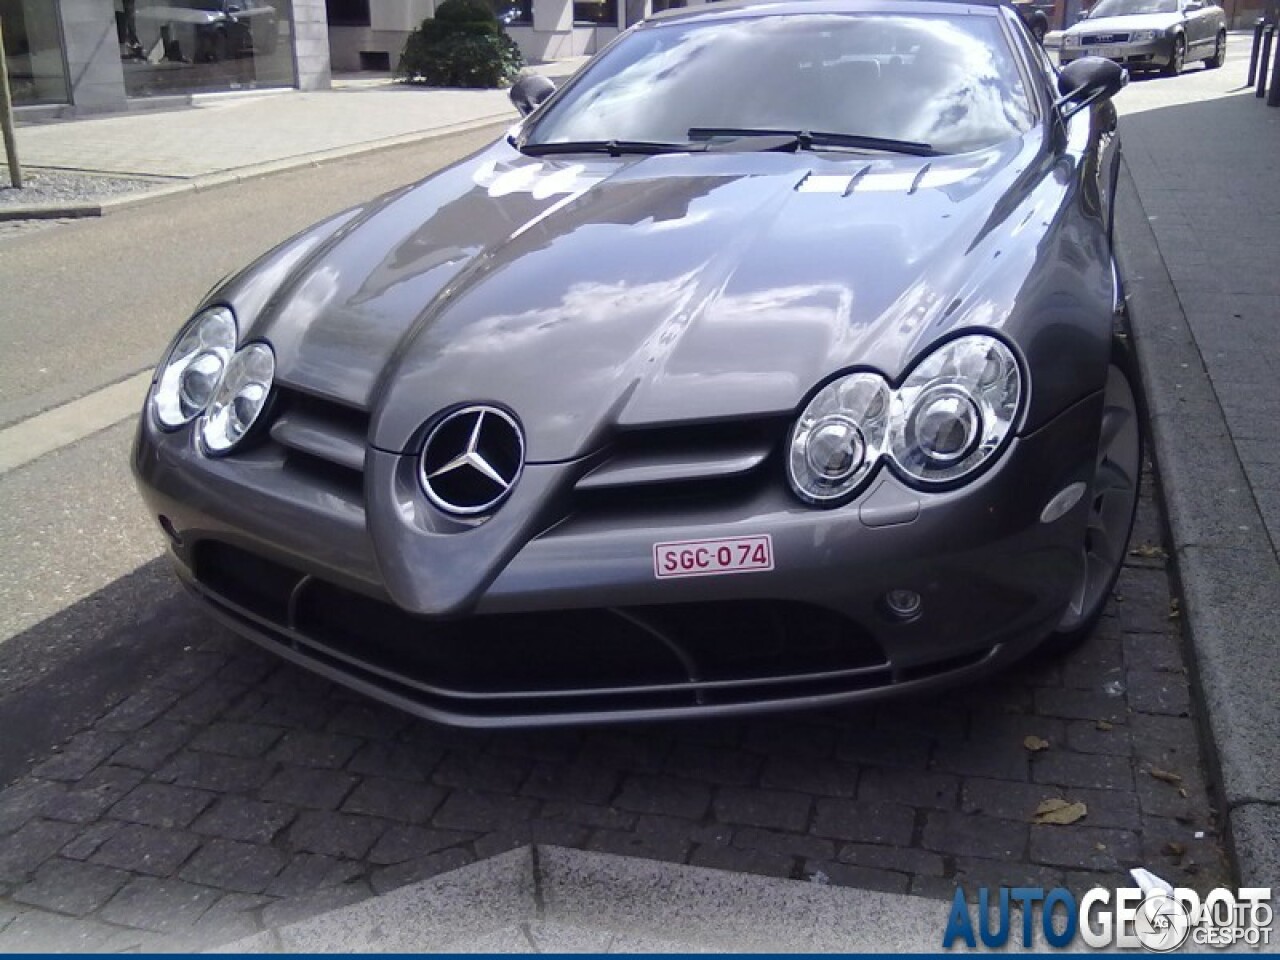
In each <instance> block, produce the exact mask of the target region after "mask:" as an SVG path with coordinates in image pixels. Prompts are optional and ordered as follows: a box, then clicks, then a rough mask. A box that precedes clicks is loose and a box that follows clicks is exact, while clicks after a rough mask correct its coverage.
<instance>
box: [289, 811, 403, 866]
mask: <svg viewBox="0 0 1280 960" xmlns="http://www.w3.org/2000/svg"><path fill="white" fill-rule="evenodd" d="M386 828H387V822H386V821H385V820H377V819H374V818H372V817H357V816H353V815H351V814H345V813H333V812H330V811H328V810H307V811H305V812H303V813H301V814H299V815H298V819H297V820H295V821H294V822H293V826H291V827H290V828H289V831H288V832H287V833H286V834H285V841H286V842H287V843H288V844H289V846H290V847H291V848H292V849H294V850H301V851H304V852H307V853H323V854H328V855H329V856H333V857H347V858H351V859H359V858H361V857H363V856H364V855H365V854H366V853H368V852H369V849H370V848H371V847H372V846H373V844H374V841H376V840H377V839H378V837H379V836H380V835H381V834H382V831H383V830H385V829H386Z"/></svg>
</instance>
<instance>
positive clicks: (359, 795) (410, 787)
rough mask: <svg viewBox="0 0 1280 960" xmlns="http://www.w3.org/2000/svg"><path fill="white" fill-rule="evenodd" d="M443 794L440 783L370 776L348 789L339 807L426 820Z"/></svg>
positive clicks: (408, 820) (406, 820) (404, 820)
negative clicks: (348, 793)
mask: <svg viewBox="0 0 1280 960" xmlns="http://www.w3.org/2000/svg"><path fill="white" fill-rule="evenodd" d="M444 798H445V791H444V790H441V789H440V788H439V787H433V786H430V785H428V784H423V783H411V782H409V781H406V780H388V779H384V778H379V777H371V778H369V779H367V780H365V781H364V782H363V783H361V784H360V785H359V786H358V787H356V788H355V790H353V791H352V792H351V795H350V796H348V797H347V799H346V800H345V801H344V802H343V804H342V811H343V812H344V813H354V814H363V815H365V816H370V817H381V818H383V819H385V820H398V821H400V822H402V823H426V822H427V821H429V820H430V819H431V815H432V814H434V813H435V812H436V810H438V809H439V807H440V804H441V803H443V802H444Z"/></svg>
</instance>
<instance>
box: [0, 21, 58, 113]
mask: <svg viewBox="0 0 1280 960" xmlns="http://www.w3.org/2000/svg"><path fill="white" fill-rule="evenodd" d="M0 22H3V24H4V53H5V57H6V58H7V59H8V62H9V88H10V90H11V91H12V93H13V102H14V103H16V104H18V105H24V104H32V103H66V102H67V63H66V59H65V58H64V57H63V56H62V36H61V34H60V33H59V29H58V9H57V6H56V5H55V3H54V0H0Z"/></svg>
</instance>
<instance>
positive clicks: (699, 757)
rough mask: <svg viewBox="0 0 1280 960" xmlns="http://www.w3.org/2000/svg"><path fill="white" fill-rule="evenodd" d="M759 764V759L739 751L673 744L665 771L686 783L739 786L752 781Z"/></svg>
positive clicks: (758, 771)
mask: <svg viewBox="0 0 1280 960" xmlns="http://www.w3.org/2000/svg"><path fill="white" fill-rule="evenodd" d="M761 765H762V761H761V759H760V758H759V757H757V756H754V755H753V754H750V753H747V752H746V751H743V750H734V749H726V748H725V747H720V746H709V745H707V744H704V743H677V744H675V745H674V746H673V747H672V748H671V754H670V755H669V756H668V757H667V763H666V772H667V773H669V774H671V775H672V776H675V777H683V778H686V779H689V780H705V781H708V782H710V783H724V784H738V785H743V784H749V783H754V782H755V781H756V779H757V778H758V777H759V776H760V767H761Z"/></svg>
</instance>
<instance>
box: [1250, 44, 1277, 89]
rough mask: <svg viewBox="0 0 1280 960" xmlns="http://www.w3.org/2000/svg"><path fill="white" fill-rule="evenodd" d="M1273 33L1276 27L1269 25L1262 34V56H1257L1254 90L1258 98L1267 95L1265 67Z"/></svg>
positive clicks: (1269, 53)
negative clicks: (1256, 82)
mask: <svg viewBox="0 0 1280 960" xmlns="http://www.w3.org/2000/svg"><path fill="white" fill-rule="evenodd" d="M1275 35H1276V28H1275V27H1271V26H1268V27H1267V31H1266V33H1264V34H1263V35H1262V56H1261V57H1259V58H1258V89H1257V91H1255V92H1254V96H1255V97H1257V98H1258V99H1259V100H1261V99H1262V98H1263V97H1265V96H1266V95H1267V67H1268V66H1269V65H1270V63H1271V42H1272V40H1273V39H1275Z"/></svg>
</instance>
